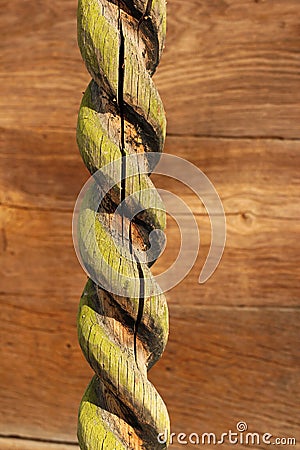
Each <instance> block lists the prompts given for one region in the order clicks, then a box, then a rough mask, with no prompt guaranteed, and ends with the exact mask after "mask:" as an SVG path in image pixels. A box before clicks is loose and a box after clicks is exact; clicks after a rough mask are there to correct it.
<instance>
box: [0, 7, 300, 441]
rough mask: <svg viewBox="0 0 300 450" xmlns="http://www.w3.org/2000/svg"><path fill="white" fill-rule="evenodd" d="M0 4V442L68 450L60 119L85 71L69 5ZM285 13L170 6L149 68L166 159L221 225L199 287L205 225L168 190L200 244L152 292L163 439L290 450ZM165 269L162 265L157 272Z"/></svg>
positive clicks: (293, 233) (70, 331) (70, 118)
mask: <svg viewBox="0 0 300 450" xmlns="http://www.w3.org/2000/svg"><path fill="white" fill-rule="evenodd" d="M0 5H1V34H0V36H1V84H0V89H1V154H0V170H1V194H0V195H1V197H0V202H1V208H0V218H1V228H0V231H1V235H0V237H1V240H0V242H1V288H0V291H1V292H0V293H1V310H0V314H1V322H0V323H1V326H0V333H1V369H0V370H1V372H0V373H1V392H0V398H1V408H0V436H1V437H0V449H1V450H2V449H3V450H8V449H15V450H18V449H20V450H25V449H27V450H29V449H30V450H31V449H32V450H42V449H43V450H46V449H49V450H52V449H53V450H67V449H69V448H74V449H75V448H77V447H76V415H77V408H78V404H79V401H80V398H81V395H82V394H83V392H84V389H85V387H86V385H87V383H88V380H89V378H90V376H91V371H90V369H89V368H88V366H87V363H86V362H85V360H84V359H83V357H82V355H81V352H80V350H79V347H78V344H77V336H76V310H77V305H78V302H79V297H80V294H81V290H82V288H83V286H84V282H85V275H84V273H83V271H82V269H81V267H80V266H79V264H78V262H77V260H76V257H75V254H74V251H73V247H72V238H71V217H72V209H73V205H74V201H75V199H76V196H77V194H78V192H79V190H80V188H81V186H82V184H83V183H84V181H85V180H86V179H87V177H88V174H87V171H86V169H85V167H84V165H83V163H82V162H81V159H80V157H79V154H78V150H77V148H76V143H75V127H76V114H77V110H78V106H79V103H80V99H81V93H82V91H84V89H85V87H86V85H87V83H88V80H89V76H88V74H87V72H86V70H85V67H84V66H83V63H82V62H81V58H80V55H79V51H78V49H77V44H76V0H64V1H58V0H44V1H41V0H34V1H33V0H1V1H0ZM299 6H300V5H299V0H254V1H253V0H184V1H182V0H169V2H168V39H167V45H166V49H165V53H164V56H163V58H162V61H161V65H160V68H159V70H158V73H157V75H156V83H157V85H158V87H159V90H160V93H161V96H162V98H163V100H164V104H165V107H166V111H167V117H168V139H167V144H166V151H167V152H170V153H173V154H175V155H180V156H183V157H185V158H187V159H188V160H190V161H192V162H193V163H195V164H196V165H197V166H198V167H199V168H201V169H202V170H203V171H204V172H205V173H206V174H207V175H208V176H209V177H210V179H211V181H212V182H213V183H214V185H215V187H216V188H217V190H218V192H219V194H220V196H221V198H222V200H223V202H224V207H225V210H226V214H227V223H228V238H227V247H226V250H225V255H224V258H223V260H222V263H221V265H220V267H219V268H218V270H217V272H216V273H215V274H214V276H213V277H212V278H211V279H210V280H209V281H208V282H207V284H205V285H204V286H200V285H198V284H197V276H198V274H199V271H200V268H201V267H202V264H203V261H204V258H205V255H206V254H207V250H208V245H209V239H210V234H209V226H208V225H209V224H208V219H207V218H206V217H205V215H204V212H203V208H202V207H201V205H199V204H198V203H197V202H196V200H195V199H194V198H193V197H192V196H191V195H190V194H189V193H188V192H186V191H185V190H184V189H182V191H180V187H179V188H178V187H176V189H177V191H176V193H178V192H179V193H180V195H181V196H182V197H183V198H184V199H185V200H186V201H188V202H189V203H190V204H191V205H192V207H193V209H194V212H195V214H196V215H197V218H198V221H199V226H200V232H201V238H202V247H201V251H200V255H199V259H198V261H197V264H196V266H195V268H194V269H193V271H192V273H191V275H190V276H189V277H188V278H187V279H185V281H183V282H182V283H181V284H180V285H179V286H177V287H176V288H175V289H173V291H171V292H170V293H169V295H168V299H169V305H170V321H171V329H170V339H169V344H168V347H167V350H166V352H165V354H164V357H163V359H162V360H161V361H160V362H159V363H158V364H157V366H156V367H155V368H153V370H152V371H151V380H152V381H153V383H154V384H155V385H156V386H157V388H158V390H159V391H160V392H161V394H162V396H163V398H164V399H165V401H166V403H167V405H168V408H169V411H170V416H171V420H172V431H174V432H186V433H190V432H192V431H193V432H197V433H199V434H200V433H203V432H209V431H212V432H215V433H221V432H225V431H227V430H228V429H232V430H234V429H235V424H236V422H237V421H239V420H244V421H246V422H247V423H248V426H249V430H250V431H256V432H261V433H264V432H269V433H271V434H273V435H274V436H292V437H296V438H297V439H298V443H297V446H296V447H293V448H298V449H300V434H299V428H300V427H299V425H300V414H299V410H300V408H299V407H300V381H299V378H300V377H299V375H300V370H299V369H300V368H299V366H300V353H299V351H300V349H299V331H300V325H299V323H300V310H299V294H298V288H299V278H300V273H299V262H300V252H299V247H300V241H299V231H300V230H299V223H298V222H297V221H298V219H299V202H298V193H299V191H298V192H297V190H298V188H299V179H300V178H299V163H300V152H299V150H300V127H299V119H300V8H299ZM178 189H179V191H178ZM177 235H178V233H177V231H176V229H175V227H174V226H173V224H172V223H171V222H170V224H169V226H168V245H169V249H168V253H166V255H169V256H170V255H171V256H172V255H173V256H174V254H175V252H176V251H177V244H176V242H177ZM166 264H167V258H166V256H163V257H162V258H161V260H160V261H159V262H158V263H157V268H158V269H160V268H163V267H164V265H166ZM158 269H157V270H158ZM190 447H192V446H190ZM193 447H194V446H193ZM225 447H226V448H231V447H230V445H227V446H225ZM171 448H174V449H175V448H178V449H179V448H181V446H175V445H174V446H173V447H171ZM207 448H209V447H208V446H207ZM235 448H244V447H243V446H242V445H239V446H235ZM254 448H258V447H257V446H254ZM259 448H265V447H264V446H263V445H261V446H260V447H259ZM278 448H287V447H286V446H278Z"/></svg>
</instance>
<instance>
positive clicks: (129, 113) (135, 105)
mask: <svg viewBox="0 0 300 450" xmlns="http://www.w3.org/2000/svg"><path fill="white" fill-rule="evenodd" d="M165 28H166V5H165V0H148V1H145V0H123V1H117V0H79V5H78V42H79V47H80V50H81V53H82V56H83V59H84V62H85V64H86V66H87V69H88V71H89V72H90V74H91V76H92V81H91V82H90V84H89V86H88V87H87V89H86V92H85V94H84V97H83V100H82V103H81V106H80V111H79V117H78V127H77V141H78V146H79V149H80V152H81V155H82V158H83V160H84V163H85V165H86V166H87V168H88V169H89V171H90V172H91V174H94V173H95V172H96V171H97V170H98V169H101V167H104V166H105V165H107V164H108V163H111V162H113V161H115V160H117V159H120V158H121V157H123V160H124V157H125V156H126V155H130V154H146V153H145V152H161V151H162V149H163V144H164V139H165V127H166V124H165V115H164V109H163V106H162V102H161V99H160V97H159V94H158V92H157V89H156V87H155V85H154V83H153V81H152V78H151V77H152V75H153V73H154V71H155V69H156V67H157V65H158V62H159V60H160V57H161V52H162V49H163V42H164V37H165ZM123 160H122V161H123ZM120 170H121V171H122V181H121V182H118V183H116V184H115V186H114V187H113V188H112V189H110V191H109V193H108V194H107V195H106V196H105V198H104V199H103V201H102V203H101V205H100V208H99V210H98V211H97V227H98V228H97V229H98V235H97V236H98V238H99V241H98V245H99V248H100V251H101V252H102V253H103V254H105V255H106V256H107V261H108V262H109V264H110V265H111V267H112V268H114V269H115V270H116V271H119V272H122V273H123V272H124V273H127V274H129V275H130V276H132V277H133V278H134V277H135V278H136V280H137V284H136V289H134V290H133V292H132V295H130V296H121V295H116V294H114V293H112V292H109V291H106V290H104V289H103V287H100V286H98V285H97V284H96V283H95V282H94V281H92V279H88V282H87V284H86V286H85V289H84V292H83V295H82V298H81V302H80V307H79V312H78V334H79V341H80V345H81V348H82V351H83V353H84V355H85V357H86V359H87V361H88V362H89V364H90V365H91V367H92V369H93V370H94V372H95V376H94V377H93V379H92V381H91V383H90V384H89V386H88V388H87V390H86V392H85V394H84V396H83V399H82V401H81V405H80V409H79V419H78V439H79V444H80V448H81V449H82V450H96V449H97V450H98V449H107V450H110V449H111V450H115V449H140V448H143V449H149V450H150V449H151V450H153V449H162V448H166V446H167V444H165V443H160V442H159V441H158V439H157V436H158V434H159V433H162V432H165V430H167V434H168V433H169V431H168V430H169V418H168V413H167V410H166V407H165V404H164V403H163V401H162V399H161V397H160V396H159V394H158V392H157V391H156V389H155V388H154V386H153V385H152V384H151V383H150V382H149V380H148V379H147V371H148V370H149V368H151V367H152V366H153V364H155V362H156V361H157V360H158V359H159V358H160V356H161V354H162V352H163V350H164V347H165V345H166V341H167V335H168V310H167V304H166V299H165V297H164V295H163V294H162V293H161V294H157V292H158V291H159V289H158V288H156V289H154V291H153V290H152V291H151V290H148V289H147V283H148V286H149V285H150V284H151V283H152V284H153V283H155V281H154V279H153V277H152V276H151V272H150V269H149V267H150V265H151V264H152V263H153V261H152V262H149V263H146V262H143V261H142V260H140V258H139V257H138V256H137V255H140V253H141V251H145V249H146V250H147V249H149V247H150V238H149V236H150V233H151V232H152V231H153V230H155V229H161V230H163V229H164V226H165V213H164V212H163V211H161V210H158V209H157V208H155V206H154V207H153V208H146V209H145V210H143V211H140V212H139V213H138V214H137V215H136V216H135V217H134V218H133V219H131V218H129V216H130V215H127V216H126V212H125V214H124V216H122V217H121V218H120V221H119V222H118V220H115V217H114V220H112V217H113V216H115V215H116V208H117V206H118V205H119V204H120V203H121V202H122V201H123V200H124V199H125V198H126V196H127V195H131V194H132V193H134V192H138V191H139V190H140V189H141V187H143V188H146V189H153V185H152V182H151V181H150V179H149V177H148V175H147V174H139V176H132V177H131V178H126V177H127V175H128V173H126V171H128V170H129V169H128V167H127V166H126V161H125V162H122V164H121V169H120ZM150 171H151V169H149V172H150ZM129 175H130V174H129ZM141 199H143V196H141V197H140V201H141V202H142V200H141ZM158 203H159V202H158ZM124 228H125V229H126V230H127V231H128V234H129V240H130V246H131V250H132V253H133V255H134V258H133V259H132V260H131V261H130V260H129V259H126V258H125V257H124V255H123V253H122V246H123V244H124ZM112 248H114V251H111V249H112ZM87 253H88V250H87ZM92 258H93V252H91V260H92ZM154 259H155V258H154ZM102 275H103V277H104V278H106V279H107V278H109V275H110V274H106V273H102ZM150 291H151V292H155V294H152V295H151V293H150Z"/></svg>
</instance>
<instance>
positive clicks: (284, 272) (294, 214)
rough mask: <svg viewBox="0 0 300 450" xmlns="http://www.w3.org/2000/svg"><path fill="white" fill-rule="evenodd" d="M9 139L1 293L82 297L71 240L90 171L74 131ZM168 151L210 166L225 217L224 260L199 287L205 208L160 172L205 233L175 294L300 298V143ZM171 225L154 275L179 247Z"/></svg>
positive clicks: (196, 299) (172, 147)
mask: <svg viewBox="0 0 300 450" xmlns="http://www.w3.org/2000/svg"><path fill="white" fill-rule="evenodd" d="M2 140H3V148H4V149H5V151H4V152H2V153H1V156H0V170H1V181H0V186H1V194H0V199H1V203H2V208H1V209H0V218H1V233H2V248H3V252H2V255H1V257H0V258H1V262H2V264H1V273H2V283H1V285H2V286H1V291H2V292H4V293H9V294H10V295H12V294H16V295H24V294H25V293H27V292H30V293H31V294H32V295H36V296H39V295H45V294H46V293H47V295H52V294H53V295H57V293H59V292H61V291H62V290H63V291H64V292H66V293H68V294H70V295H74V297H75V298H76V296H78V293H79V292H80V290H81V288H82V285H83V280H84V274H83V271H82V270H81V268H80V266H79V264H78V262H77V260H76V257H75V253H74V250H73V246H72V236H71V219H72V209H73V206H74V203H75V199H76V195H77V194H78V192H79V191H80V189H81V187H82V185H83V183H84V181H85V180H86V179H87V177H88V173H87V171H86V169H85V167H84V165H83V164H82V161H81V159H80V156H79V154H78V151H77V149H76V144H75V140H74V135H73V133H67V132H61V133H44V132H33V131H23V132H21V131H20V132H19V133H14V132H9V131H4V132H3V133H2ZM31 148H32V149H33V150H32V151H33V153H32V155H33V156H31V154H30V149H31ZM166 151H167V152H169V153H171V154H174V155H177V156H180V157H185V158H187V159H188V160H189V161H190V162H192V163H194V164H195V165H196V166H197V167H198V168H200V169H203V170H204V172H205V173H206V175H207V176H208V177H209V178H210V179H211V181H212V182H213V184H214V185H215V187H216V189H217V191H218V192H219V195H220V197H221V199H222V201H223V204H224V208H225V212H226V215H227V243H226V248H225V253H224V257H223V259H222V262H221V265H220V267H219V268H218V270H217V272H216V273H215V275H214V276H213V277H212V278H211V279H210V280H209V282H208V283H206V284H205V285H204V286H200V285H199V284H198V282H197V279H198V276H199V273H200V270H201V267H202V266H203V263H204V259H205V257H206V255H207V252H208V246H209V244H210V238H211V235H210V228H209V221H208V218H207V217H205V216H204V213H205V209H204V207H203V205H202V204H201V203H200V202H199V200H198V199H197V197H196V196H195V195H193V194H192V193H191V191H190V190H189V189H187V188H185V187H184V186H183V185H182V183H181V184H180V183H177V182H174V183H173V182H172V181H171V180H170V178H166V177H165V178H162V177H156V179H155V178H154V181H155V184H156V186H159V187H162V188H165V189H168V190H170V191H171V192H174V193H175V194H177V195H179V196H180V197H181V198H182V199H183V200H184V201H185V202H186V203H187V204H188V205H189V206H190V207H191V209H192V211H193V213H194V214H195V216H196V218H197V221H198V224H199V229H200V234H201V248H200V255H199V258H198V260H197V263H196V265H195V267H194V269H193V271H192V273H191V275H190V276H189V277H188V278H187V279H186V280H185V281H183V283H182V284H181V285H180V286H178V287H176V288H175V289H174V290H173V291H172V292H171V295H170V298H171V300H170V301H174V302H176V303H181V302H182V293H183V292H185V293H186V292H188V295H185V296H184V301H185V302H188V303H189V304H199V303H200V304H218V305H229V304H233V305H234V304H235V305H240V304H244V305H297V304H298V299H299V296H298V293H297V284H298V283H299V278H300V274H299V267H300V264H299V239H298V236H299V220H298V218H299V207H298V204H299V201H298V187H299V171H298V167H299V157H300V152H299V143H298V142H273V141H268V140H263V141H262V140H256V141H253V140H248V141H247V140H227V139H225V140H224V139H223V140H215V139H194V138H189V139H178V138H169V139H168V140H167V145H166ZM8 164H10V170H9V171H8V170H7V169H6V168H7V166H8ZM166 232H167V238H168V245H167V250H166V252H165V254H164V255H163V256H162V257H161V258H160V259H159V260H158V262H157V263H156V265H155V266H154V271H156V272H159V271H162V270H165V268H167V267H169V266H170V261H172V260H174V258H175V257H176V255H177V253H178V250H179V248H178V245H177V244H178V242H179V238H180V236H179V234H178V230H177V228H176V225H175V223H174V222H173V221H169V222H168V226H167V230H166ZM187 232H188V231H187ZM16 279H17V280H18V282H17V283H16V282H15V280H16ZM34 280H38V282H35V281H34ZM53 280H55V283H53ZM224 286H226V289H224Z"/></svg>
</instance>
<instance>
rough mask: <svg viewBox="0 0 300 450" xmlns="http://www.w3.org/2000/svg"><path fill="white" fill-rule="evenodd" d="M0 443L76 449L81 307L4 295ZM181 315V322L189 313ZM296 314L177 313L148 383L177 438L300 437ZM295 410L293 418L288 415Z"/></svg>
mask: <svg viewBox="0 0 300 450" xmlns="http://www.w3.org/2000/svg"><path fill="white" fill-rule="evenodd" d="M1 304H2V307H1V330H0V334H1V342H2V346H1V361H2V364H1V369H0V376H1V380H2V387H1V403H2V408H1V410H0V434H14V433H18V435H21V436H27V437H32V438H33V437H40V438H41V437H42V438H44V439H49V440H64V441H74V442H75V440H76V420H77V419H76V418H77V408H78V403H79V401H80V398H81V395H82V394H83V391H84V388H85V386H86V385H87V383H88V380H89V378H90V376H91V370H90V369H89V368H88V365H87V363H86V362H85V361H84V360H83V356H82V354H81V352H80V349H79V346H78V344H77V340H76V310H77V299H76V298H74V297H70V296H68V295H66V294H65V293H64V292H62V293H61V295H60V296H57V297H54V296H51V297H48V299H47V300H46V299H45V298H42V297H40V298H37V297H34V296H31V295H30V293H28V295H27V296H26V297H23V296H22V297H21V296H19V297H15V296H8V295H6V296H1ZM183 311H184V313H183ZM299 319H300V317H299V309H293V308H292V309H283V308H282V309H276V308H265V309H264V308H233V307H231V308H224V307H219V308H215V307H214V308H211V307H193V308H190V307H185V308H184V309H183V308H182V306H180V307H178V306H175V305H173V304H172V303H171V304H170V325H171V327H170V338H169V343H168V345H167V349H166V351H165V353H164V356H163V358H162V360H161V361H160V362H159V363H158V364H157V366H156V367H154V368H153V369H152V370H151V372H150V374H151V375H150V378H151V380H152V381H153V383H154V384H155V386H156V387H157V388H158V390H159V392H160V393H161V394H162V396H163V398H164V400H165V401H166V403H167V405H168V408H169V412H170V415H171V421H172V430H173V431H174V432H176V433H178V432H181V431H182V432H186V433H190V432H192V431H194V432H198V433H200V432H205V431H213V432H215V433H220V432H221V431H224V432H225V431H227V430H228V429H234V426H235V425H236V423H237V421H238V420H244V421H246V422H247V423H248V425H249V429H250V430H252V431H257V432H270V433H272V434H273V435H274V436H294V437H297V438H298V439H300V436H299V435H298V433H299V429H300V428H299V415H298V409H299V401H300V397H299V395H300V392H299V382H298V381H299V371H300V367H299V361H300V355H299V345H298V341H299V332H300V329H299V323H300V321H299ZM286 411H289V414H286Z"/></svg>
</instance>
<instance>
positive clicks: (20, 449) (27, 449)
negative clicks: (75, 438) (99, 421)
mask: <svg viewBox="0 0 300 450" xmlns="http://www.w3.org/2000/svg"><path fill="white" fill-rule="evenodd" d="M0 448H1V450H79V447H78V445H76V444H58V443H51V442H38V441H33V440H31V439H28V440H26V439H16V438H0Z"/></svg>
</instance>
